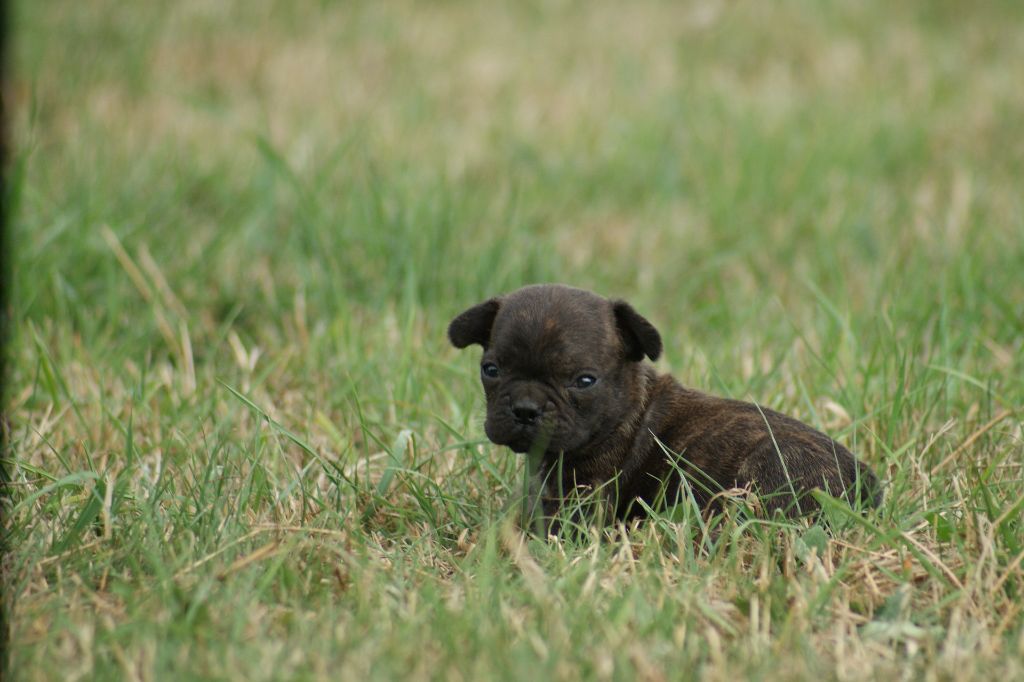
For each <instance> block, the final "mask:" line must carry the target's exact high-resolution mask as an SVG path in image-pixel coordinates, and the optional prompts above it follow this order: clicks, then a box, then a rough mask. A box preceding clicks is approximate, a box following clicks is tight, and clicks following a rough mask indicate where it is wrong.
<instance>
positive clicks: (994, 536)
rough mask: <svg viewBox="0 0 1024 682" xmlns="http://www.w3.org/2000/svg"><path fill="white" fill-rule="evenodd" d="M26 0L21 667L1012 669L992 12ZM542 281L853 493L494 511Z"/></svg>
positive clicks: (1017, 419) (1003, 208)
mask: <svg viewBox="0 0 1024 682" xmlns="http://www.w3.org/2000/svg"><path fill="white" fill-rule="evenodd" d="M15 5H16V6H15V7H14V8H13V10H14V12H13V14H14V16H13V17H12V19H13V28H14V31H15V33H14V38H15V44H14V46H13V47H14V49H13V61H12V64H11V68H10V73H11V84H10V85H11V87H10V88H9V94H5V100H6V102H7V107H8V108H9V109H10V110H12V111H13V120H12V129H13V140H14V148H15V159H14V163H13V165H12V176H13V177H14V180H15V182H14V183H13V184H12V186H11V187H10V188H9V191H10V192H11V194H10V196H11V197H12V199H13V200H14V201H15V205H16V206H15V209H14V214H13V222H14V234H13V239H12V240H11V243H12V245H13V247H14V253H13V262H14V266H15V271H14V296H13V300H12V306H13V310H12V314H13V317H14V320H15V333H14V338H13V339H12V343H11V344H10V346H9V348H8V353H9V358H10V363H9V367H10V370H11V371H10V377H9V378H10V382H9V386H8V393H7V395H6V396H4V407H5V410H6V412H7V414H8V415H9V427H8V428H9V442H10V446H11V447H10V449H9V451H7V452H5V453H3V459H4V464H5V466H6V468H7V470H8V472H9V475H10V477H11V485H10V488H9V492H10V494H9V495H8V496H7V499H6V502H5V506H4V508H3V510H2V511H3V518H4V529H5V533H6V541H7V546H8V548H9V553H8V555H7V556H6V557H5V559H4V563H3V601H4V607H5V609H6V611H7V616H8V622H9V625H10V640H9V653H8V658H9V661H8V665H9V667H10V670H9V671H7V672H8V673H10V676H11V677H12V678H18V679H82V678H84V679H93V678H97V679H108V678H117V679H173V678H182V679H234V680H261V679H282V678H299V679H428V678H439V679H463V680H482V679H580V678H587V679H591V678H593V679H615V680H632V679H645V680H660V679H679V678H688V677H693V678H697V677H700V678H704V679H710V680H715V679H744V678H753V679H765V678H771V679H813V680H818V679H843V680H848V679H851V680H852V679H879V678H897V677H899V678H901V679H902V678H928V679H952V678H956V679H986V680H990V679H1014V678H1016V677H1019V676H1020V675H1021V674H1022V673H1024V616H1022V609H1024V599H1022V590H1024V569H1022V556H1024V528H1022V525H1024V520H1022V518H1021V513H1022V509H1024V497H1022V492H1021V491H1022V490H1024V486H1022V483H1024V480H1022V479H1024V472H1022V466H1024V412H1022V410H1021V407H1022V404H1024V368H1022V366H1021V359H1020V358H1021V357H1024V276H1022V272H1024V192H1021V189H1020V188H1021V180H1020V179H1021V177H1024V137H1022V136H1021V134H1020V121H1021V120H1022V117H1024V90H1022V89H1021V88H1020V65H1021V64H1022V63H1024V41H1022V40H1020V35H1021V34H1020V26H1021V25H1022V21H1024V11H1022V9H1021V6H1020V4H1019V3H1014V2H991V3H985V4H984V5H983V6H977V7H975V6H972V7H971V8H970V10H969V11H968V10H966V9H964V8H962V7H961V6H960V4H958V3H952V2H909V3H886V2H880V1H878V2H874V1H871V2H863V3H852V2H838V1H836V2H809V1H807V2H797V1H795V0H793V1H786V2H782V3H775V4H772V5H771V8H770V9H769V5H767V4H763V3H756V2H753V1H748V0H743V1H741V2H731V3H716V2H699V3H696V2H695V3H659V2H642V3H638V4H635V5H629V7H628V8H627V7H625V6H623V5H622V4H621V3H610V2H603V1H602V2H590V3H573V2H550V3H549V2H531V3H497V2H482V3H475V4H466V3H411V2H396V3H365V4H363V3H338V4H331V3H287V2H270V1H257V2H248V1H247V2H225V3H209V4H207V3H203V2H184V3H163V4H160V5H159V6H157V3H141V4H138V6H136V5H134V4H131V3H128V4H126V3H113V2H107V1H105V0H103V1H99V2H90V3H75V2H69V1H64V0H55V1H52V2H45V3H43V2H30V1H28V0H24V1H22V2H19V3H15ZM535 281H564V282H569V283H573V284H576V285H578V286H583V287H587V288H591V289H594V290H597V291H599V292H601V293H604V294H606V295H614V296H619V297H623V298H627V299H628V300H630V301H631V302H632V303H633V304H634V305H635V306H636V307H637V308H638V310H640V311H641V312H642V313H643V314H645V315H646V316H648V317H649V318H650V319H651V320H652V321H654V322H655V323H656V324H657V325H658V327H659V328H660V330H661V331H662V334H663V336H664V337H665V339H666V342H667V343H666V350H665V358H664V359H663V360H661V361H660V362H659V366H660V367H661V368H662V369H664V370H665V371H671V372H673V373H674V374H675V375H676V376H677V377H678V378H680V380H682V381H683V382H684V383H686V384H688V385H691V386H695V387H700V388H703V389H706V390H708V391H712V392H715V393H719V394H725V395H731V396H735V397H740V398H746V399H756V400H758V401H759V402H761V403H762V404H765V405H768V406H770V407H772V408H775V409H779V410H783V411H786V412H789V413H791V414H794V415H796V416H798V417H800V418H802V419H804V420H806V421H808V422H809V423H811V424H813V425H815V426H817V427H819V428H822V429H825V430H827V431H829V432H830V433H831V434H833V435H835V436H836V437H837V438H839V439H840V440H842V441H843V442H844V443H845V444H847V445H848V446H850V447H851V448H852V449H854V450H855V451H856V452H857V453H858V454H859V455H860V456H861V457H862V458H863V459H864V460H865V461H867V462H869V463H870V464H871V465H872V466H873V467H874V468H875V469H876V471H878V472H879V473H880V474H881V475H882V476H883V477H884V478H885V479H886V480H887V482H888V496H887V498H886V501H885V503H884V504H883V506H882V508H881V509H879V510H878V511H877V512H873V513H870V514H868V515H866V516H865V517H863V518H862V517H859V516H850V515H849V514H846V513H844V511H843V509H842V508H837V509H834V510H831V511H830V512H829V514H830V517H831V528H832V531H830V533H825V532H824V531H823V530H822V528H821V527H820V526H809V525H808V524H807V523H804V522H800V523H792V524H786V525H778V524H776V525H772V524H767V523H758V522H751V521H749V520H748V519H746V517H745V516H744V515H743V513H742V511H741V510H739V509H736V510H732V511H731V512H730V514H728V515H727V516H726V517H725V518H721V519H718V520H716V521H714V522H713V527H712V528H708V527H706V526H705V525H704V524H703V523H702V521H701V520H700V519H699V518H696V517H694V516H693V515H692V514H689V513H685V511H684V512H683V513H681V514H667V515H663V516H659V517H656V518H655V519H653V520H651V521H650V522H648V523H646V524H644V525H642V526H640V527H630V528H610V529H608V530H607V532H602V531H599V530H597V529H592V530H591V531H590V533H589V534H585V535H583V536H581V537H576V538H572V539H564V540H561V541H555V540H552V541H545V540H542V539H538V538H531V537H525V538H524V537H523V536H522V535H521V534H519V532H518V531H517V530H516V529H515V527H514V526H513V525H511V524H510V521H511V520H512V519H513V518H515V516H516V514H517V511H518V506H517V503H518V499H519V498H518V494H519V493H518V490H519V485H520V482H521V478H522V467H523V462H522V460H521V459H519V458H517V457H516V456H514V455H512V454H511V453H509V452H507V451H505V450H503V449H501V448H497V447H494V446H492V445H490V444H489V443H487V442H486V439H485V438H484V435H483V428H482V416H483V400H482V395H481V390H480V387H479V385H478V382H477V378H476V377H477V370H476V363H477V360H478V358H477V354H476V352H474V351H467V352H464V353H458V352H456V351H455V350H454V349H452V348H450V347H449V346H448V345H447V341H446V338H445V327H446V325H447V323H448V321H449V320H450V319H451V317H452V316H454V315H455V314H457V313H458V312H460V311H461V310H462V309H464V308H465V307H468V306H469V305H471V304H474V303H476V302H478V301H480V300H482V299H483V298H485V297H487V296H490V295H494V294H496V293H500V292H502V291H506V290H509V289H512V288H515V287H517V286H520V285H522V284H525V283H529V282H535Z"/></svg>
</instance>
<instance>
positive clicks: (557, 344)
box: [491, 290, 620, 373]
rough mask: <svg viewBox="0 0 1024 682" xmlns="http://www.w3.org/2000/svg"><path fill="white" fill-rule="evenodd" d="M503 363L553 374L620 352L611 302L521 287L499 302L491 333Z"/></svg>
mask: <svg viewBox="0 0 1024 682" xmlns="http://www.w3.org/2000/svg"><path fill="white" fill-rule="evenodd" d="M491 339H492V341H493V346H492V349H491V350H493V352H494V353H495V354H496V355H497V357H499V358H502V359H503V360H504V362H505V363H506V364H507V363H510V362H511V363H514V364H516V365H519V366H520V367H522V368H523V369H533V370H535V371H537V372H542V373H551V372H554V371H557V370H559V369H567V368H582V367H593V366H595V365H596V364H602V363H604V362H606V361H607V360H609V359H610V358H611V356H614V355H615V354H617V353H618V352H620V348H619V340H618V335H617V334H616V333H615V328H614V320H613V315H612V312H611V306H610V305H609V304H608V302H607V301H606V300H604V299H603V298H600V297H599V296H595V295H593V294H589V293H585V292H578V293H577V292H575V291H558V290H556V291H544V290H539V291H533V292H522V293H520V294H519V295H516V296H512V297H510V298H509V299H507V300H504V301H502V305H501V308H500V309H499V310H498V315H497V317H496V318H495V320H494V328H493V332H492V334H491Z"/></svg>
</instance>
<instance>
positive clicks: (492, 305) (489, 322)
mask: <svg viewBox="0 0 1024 682" xmlns="http://www.w3.org/2000/svg"><path fill="white" fill-rule="evenodd" d="M498 306H499V303H498V299H496V298H492V299H489V300H487V301H484V302H483V303H480V304H478V305H475V306H473V307H472V308H470V309H469V310H467V311H465V312H463V313H462V314H460V315H459V316H458V317H456V318H455V319H454V320H452V322H451V324H449V325H448V339H449V340H450V341H451V342H452V345H453V346H455V347H456V348H465V347H466V346H468V345H470V344H472V343H479V344H480V345H481V346H483V347H484V348H486V347H487V344H488V343H489V342H490V340H491V327H492V326H494V316H495V315H497V314H498Z"/></svg>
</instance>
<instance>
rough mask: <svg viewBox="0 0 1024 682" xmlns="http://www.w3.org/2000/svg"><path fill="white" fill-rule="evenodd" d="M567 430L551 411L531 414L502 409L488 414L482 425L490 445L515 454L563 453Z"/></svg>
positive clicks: (537, 411)
mask: <svg viewBox="0 0 1024 682" xmlns="http://www.w3.org/2000/svg"><path fill="white" fill-rule="evenodd" d="M566 427H567V424H565V423H563V422H562V421H561V420H560V419H559V417H558V415H557V414H556V412H555V411H554V410H551V409H545V410H536V411H535V412H532V413H531V412H524V411H522V410H520V411H519V412H516V411H515V410H514V409H505V410H501V411H500V412H497V413H494V412H492V413H491V414H489V415H488V417H487V422H486V423H485V424H484V430H485V431H486V433H487V437H488V438H489V439H490V440H491V442H492V443H495V444H496V445H504V446H506V447H508V448H509V449H510V450H512V451H513V452H515V453H518V454H525V453H538V452H548V451H555V450H558V451H560V450H563V449H564V447H565V445H566V443H565V441H566V440H567V439H566V436H567V435H568V434H567V433H566Z"/></svg>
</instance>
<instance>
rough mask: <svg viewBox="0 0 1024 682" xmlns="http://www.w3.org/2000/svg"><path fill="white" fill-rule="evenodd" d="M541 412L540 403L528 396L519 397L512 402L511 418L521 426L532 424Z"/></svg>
mask: <svg viewBox="0 0 1024 682" xmlns="http://www.w3.org/2000/svg"><path fill="white" fill-rule="evenodd" d="M542 414H543V412H542V411H541V408H540V405H538V404H537V403H536V402H534V401H533V400H531V399H529V398H519V399H518V400H516V401H515V402H514V403H512V418H513V419H514V420H515V422H516V424H519V425H521V426H533V425H534V424H536V423H537V420H538V419H540V417H541V415H542Z"/></svg>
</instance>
